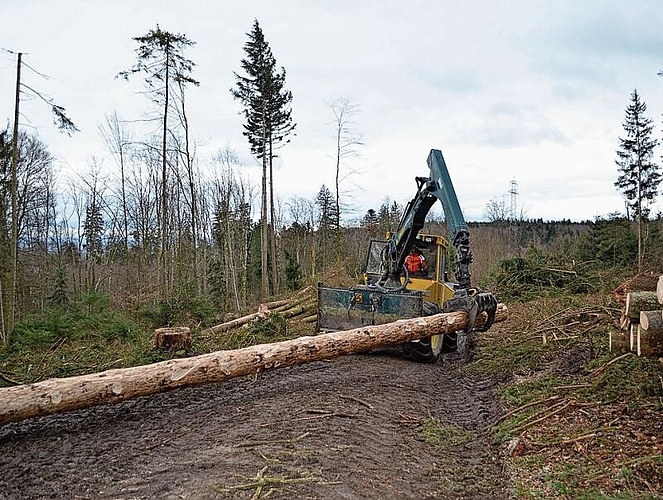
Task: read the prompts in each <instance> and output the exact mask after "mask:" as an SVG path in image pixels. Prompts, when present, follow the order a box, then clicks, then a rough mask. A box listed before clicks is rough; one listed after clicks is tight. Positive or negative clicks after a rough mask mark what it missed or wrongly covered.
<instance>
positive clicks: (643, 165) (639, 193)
mask: <svg viewBox="0 0 663 500" xmlns="http://www.w3.org/2000/svg"><path fill="white" fill-rule="evenodd" d="M646 111H647V105H646V104H645V102H644V101H643V100H641V99H640V95H639V94H638V91H637V89H636V90H634V91H633V93H632V94H631V104H630V105H629V106H628V107H627V108H626V116H625V119H624V123H623V127H624V131H625V132H626V137H624V138H622V137H620V138H619V149H618V150H617V160H616V163H617V166H618V171H619V177H618V178H617V182H615V186H616V187H617V188H618V189H619V190H620V191H621V192H622V194H623V195H624V197H625V198H626V207H627V216H628V217H629V218H632V219H634V220H635V221H636V223H637V228H638V270H639V271H640V270H642V258H643V254H644V249H643V225H644V223H645V222H646V220H647V216H648V215H649V207H648V204H649V203H650V202H651V201H653V200H654V198H655V197H656V194H657V191H658V186H659V184H660V183H661V171H660V167H659V166H658V165H657V164H656V163H654V162H653V161H652V158H653V156H654V148H655V147H656V145H657V144H658V141H657V140H656V139H653V138H652V130H653V128H654V126H653V122H652V119H651V118H649V117H647V115H646Z"/></svg>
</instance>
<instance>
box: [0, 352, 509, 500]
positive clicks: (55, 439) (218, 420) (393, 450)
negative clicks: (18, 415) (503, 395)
mask: <svg viewBox="0 0 663 500" xmlns="http://www.w3.org/2000/svg"><path fill="white" fill-rule="evenodd" d="M451 368H452V366H451V365H444V364H437V365H425V364H417V363H412V362H410V361H406V360H403V359H399V358H398V357H394V356H385V355H357V356H346V357H343V358H338V359H336V360H333V361H321V362H315V363H310V364H307V365H301V366H296V367H290V368H284V369H281V370H276V371H271V372H265V373H262V374H259V375H258V376H257V378H254V377H246V378H242V379H236V380H232V381H229V382H226V383H224V384H214V385H209V386H204V387H198V388H189V389H183V390H179V391H174V392H171V393H166V394H159V395H154V396H150V397H145V398H141V399H137V400H134V401H127V402H123V403H120V404H116V405H108V406H102V407H97V408H90V409H87V410H81V411H76V412H71V413H68V414H63V415H53V416H49V417H42V418H37V419H32V420H28V421H25V422H17V423H13V424H8V425H6V426H4V427H0V450H2V453H0V499H5V498H6V499H10V498H27V499H31V498H74V497H79V498H209V499H214V498H251V497H252V495H254V494H255V493H256V488H258V487H259V486H258V485H259V483H261V482H262V483H263V486H262V494H267V493H268V492H269V491H270V490H273V491H272V493H270V498H325V499H327V498H332V499H333V498H440V497H442V498H503V497H507V496H508V495H507V494H506V491H507V488H508V485H507V484H506V481H505V479H504V478H503V476H502V470H501V467H502V465H501V460H500V458H499V454H498V452H497V450H496V449H495V448H494V447H493V446H492V445H491V443H490V442H489V441H488V440H487V439H486V438H485V437H482V431H484V430H485V429H486V428H487V427H488V426H489V425H490V423H491V422H492V421H493V419H494V418H495V416H496V415H497V412H498V406H497V402H496V400H495V396H494V389H495V387H496V384H497V382H496V381H495V380H493V379H491V378H484V379H474V378H472V377H470V376H456V375H455V374H454V370H452V369H451ZM429 417H434V418H437V419H439V421H440V422H441V423H444V424H449V425H455V426H458V427H460V428H462V429H463V430H464V431H467V432H468V433H469V435H470V436H471V440H469V441H468V442H465V443H464V444H459V445H450V446H445V447H436V446H433V445H431V444H429V443H427V442H425V441H424V440H423V438H422V436H421V433H420V432H419V431H418V427H419V426H420V425H421V424H422V423H423V422H424V421H425V420H426V419H427V418H429ZM243 486H246V487H243Z"/></svg>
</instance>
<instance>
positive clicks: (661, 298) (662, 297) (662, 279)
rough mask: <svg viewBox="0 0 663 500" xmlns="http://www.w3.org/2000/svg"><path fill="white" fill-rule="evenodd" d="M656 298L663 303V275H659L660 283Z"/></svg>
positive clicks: (657, 286)
mask: <svg viewBox="0 0 663 500" xmlns="http://www.w3.org/2000/svg"><path fill="white" fill-rule="evenodd" d="M656 298H658V303H659V304H663V276H659V277H658V283H657V284H656Z"/></svg>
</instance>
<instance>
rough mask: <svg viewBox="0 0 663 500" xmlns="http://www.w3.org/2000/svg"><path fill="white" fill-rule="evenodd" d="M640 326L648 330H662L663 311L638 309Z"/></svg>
mask: <svg viewBox="0 0 663 500" xmlns="http://www.w3.org/2000/svg"><path fill="white" fill-rule="evenodd" d="M640 326H641V327H642V329H643V330H647V331H648V332H663V311H660V310H658V311H640Z"/></svg>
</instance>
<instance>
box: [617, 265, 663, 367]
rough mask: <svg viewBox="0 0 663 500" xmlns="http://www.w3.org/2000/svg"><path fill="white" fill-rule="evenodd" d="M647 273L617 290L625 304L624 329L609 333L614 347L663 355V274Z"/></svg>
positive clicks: (644, 353) (620, 349)
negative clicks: (651, 274) (653, 274)
mask: <svg viewBox="0 0 663 500" xmlns="http://www.w3.org/2000/svg"><path fill="white" fill-rule="evenodd" d="M645 276H646V275H641V276H639V277H636V278H634V279H633V280H629V281H628V282H626V283H624V284H622V285H621V286H620V287H619V288H617V289H616V290H615V291H614V293H615V298H616V299H617V300H618V301H619V302H620V303H621V304H622V316H621V319H620V327H621V331H614V332H611V333H610V350H611V351H624V352H626V351H631V352H633V353H637V355H638V356H663V276H659V277H655V276H649V277H645ZM637 288H639V289H637Z"/></svg>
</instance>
